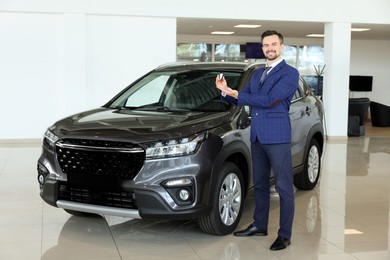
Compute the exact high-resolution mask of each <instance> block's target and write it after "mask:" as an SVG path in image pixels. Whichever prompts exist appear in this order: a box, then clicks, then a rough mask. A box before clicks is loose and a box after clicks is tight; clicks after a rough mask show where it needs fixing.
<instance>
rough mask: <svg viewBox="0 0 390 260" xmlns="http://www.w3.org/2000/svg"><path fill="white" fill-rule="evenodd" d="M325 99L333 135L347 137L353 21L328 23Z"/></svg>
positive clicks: (326, 32)
mask: <svg viewBox="0 0 390 260" xmlns="http://www.w3.org/2000/svg"><path fill="white" fill-rule="evenodd" d="M324 49H325V57H324V60H325V64H326V68H325V74H324V88H323V100H324V108H325V124H326V131H327V133H326V134H327V135H328V137H330V138H342V139H344V138H346V137H347V130H348V128H347V126H348V93H349V71H350V52H351V23H326V24H325V39H324Z"/></svg>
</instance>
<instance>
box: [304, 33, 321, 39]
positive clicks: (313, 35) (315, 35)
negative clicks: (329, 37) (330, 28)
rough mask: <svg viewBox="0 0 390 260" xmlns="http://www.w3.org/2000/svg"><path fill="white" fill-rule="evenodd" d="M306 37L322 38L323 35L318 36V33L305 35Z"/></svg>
mask: <svg viewBox="0 0 390 260" xmlns="http://www.w3.org/2000/svg"><path fill="white" fill-rule="evenodd" d="M306 37H314V38H323V37H324V35H323V34H319V33H312V34H308V35H306Z"/></svg>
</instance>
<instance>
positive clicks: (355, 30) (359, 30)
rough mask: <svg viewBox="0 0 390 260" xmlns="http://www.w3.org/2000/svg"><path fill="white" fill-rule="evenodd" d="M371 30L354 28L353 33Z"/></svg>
mask: <svg viewBox="0 0 390 260" xmlns="http://www.w3.org/2000/svg"><path fill="white" fill-rule="evenodd" d="M369 30H371V29H370V28H352V29H351V31H352V32H364V31H369Z"/></svg>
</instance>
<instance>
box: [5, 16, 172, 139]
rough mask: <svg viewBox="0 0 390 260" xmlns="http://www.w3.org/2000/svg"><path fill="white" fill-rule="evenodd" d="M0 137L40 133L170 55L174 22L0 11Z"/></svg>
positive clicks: (102, 100)
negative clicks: (0, 121)
mask: <svg viewBox="0 0 390 260" xmlns="http://www.w3.org/2000/svg"><path fill="white" fill-rule="evenodd" d="M0 35H2V39H1V41H0V57H1V59H0V73H1V77H0V91H1V92H0V93H1V96H0V111H1V118H2V123H1V127H0V139H19V138H40V137H41V136H42V134H43V132H44V131H45V130H46V127H48V126H49V125H51V124H52V123H54V121H55V120H58V119H60V118H62V117H64V116H66V115H70V114H73V113H75V112H79V111H82V110H85V109H89V108H95V107H98V106H101V105H103V104H104V103H106V102H107V101H108V100H109V99H110V98H111V97H113V96H114V95H115V94H116V93H117V92H119V91H120V90H121V89H123V88H124V87H126V86H127V85H128V84H129V83H131V82H132V81H133V80H135V79H137V78H138V77H139V76H140V75H142V74H144V73H146V72H148V71H149V70H151V69H152V68H154V67H156V66H158V65H160V64H161V63H165V62H172V61H175V59H176V19H174V18H155V17H148V18H145V17H132V16H112V15H87V14H73V13H70V14H58V13H21V12H7V13H2V12H0Z"/></svg>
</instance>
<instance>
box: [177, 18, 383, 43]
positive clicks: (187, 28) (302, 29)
mask: <svg viewBox="0 0 390 260" xmlns="http://www.w3.org/2000/svg"><path fill="white" fill-rule="evenodd" d="M237 24H260V25H261V27H260V28H256V29H241V28H234V27H233V26H235V25H237ZM356 27H359V28H371V30H369V31H364V32H352V39H364V40H389V41H390V24H352V28H356ZM269 29H272V30H276V31H279V32H281V33H282V34H283V36H284V37H285V38H305V37H306V35H307V34H313V33H315V34H323V33H324V24H323V23H313V22H287V21H259V20H228V19H199V18H178V19H177V34H188V35H209V34H210V33H211V32H212V31H234V34H232V36H241V37H242V36H244V37H260V35H261V33H262V32H264V31H265V30H269ZM225 37H229V36H225Z"/></svg>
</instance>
